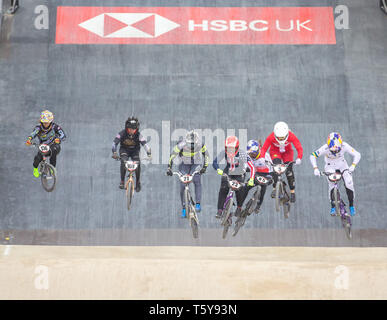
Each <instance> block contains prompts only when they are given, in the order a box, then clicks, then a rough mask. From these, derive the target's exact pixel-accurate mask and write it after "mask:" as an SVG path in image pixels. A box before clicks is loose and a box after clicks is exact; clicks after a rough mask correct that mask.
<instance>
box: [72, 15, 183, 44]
mask: <svg viewBox="0 0 387 320" xmlns="http://www.w3.org/2000/svg"><path fill="white" fill-rule="evenodd" d="M79 26H80V27H82V28H84V29H86V30H88V31H90V32H92V33H95V34H96V35H98V36H100V37H102V38H157V37H158V36H160V35H162V34H164V33H167V32H169V31H171V30H173V29H176V28H178V27H180V25H179V24H178V23H176V22H174V21H171V20H169V19H167V18H164V17H162V16H160V15H158V14H155V13H102V14H100V15H98V16H96V17H94V18H91V19H89V20H87V21H84V22H82V23H80V24H79Z"/></svg>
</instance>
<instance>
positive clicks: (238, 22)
mask: <svg viewBox="0 0 387 320" xmlns="http://www.w3.org/2000/svg"><path fill="white" fill-rule="evenodd" d="M56 43H57V44H234V45H236V44H239V45H243V44H336V36H335V25H334V15H333V8H332V7H270V8H265V7H243V8H240V7H227V8H226V7H221V8H213V7H58V11H57V23H56Z"/></svg>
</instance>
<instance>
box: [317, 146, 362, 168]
mask: <svg viewBox="0 0 387 320" xmlns="http://www.w3.org/2000/svg"><path fill="white" fill-rule="evenodd" d="M347 152H348V153H349V154H350V155H351V156H353V162H352V163H353V164H354V165H357V164H358V162H359V161H360V158H361V155H360V152H358V151H356V150H355V149H354V148H352V147H351V146H350V145H349V144H348V143H346V142H344V141H343V144H342V146H341V150H340V152H337V153H332V152H331V151H330V150H329V147H328V145H327V144H324V145H323V146H322V147H321V148H320V149H318V150H316V151H315V152H313V153H312V154H311V155H310V162H311V163H312V166H313V167H317V162H316V159H317V158H318V157H321V156H324V160H325V165H326V166H342V165H343V164H344V163H345V164H346V165H347V166H348V164H347V162H346V161H345V158H344V155H345V153H347Z"/></svg>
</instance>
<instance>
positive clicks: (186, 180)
mask: <svg viewBox="0 0 387 320" xmlns="http://www.w3.org/2000/svg"><path fill="white" fill-rule="evenodd" d="M192 179H193V177H192V176H191V175H189V174H186V175H184V176H182V177H181V178H180V180H181V182H183V183H189V182H191V181H192Z"/></svg>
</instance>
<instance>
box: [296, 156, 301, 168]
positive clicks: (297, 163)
mask: <svg viewBox="0 0 387 320" xmlns="http://www.w3.org/2000/svg"><path fill="white" fill-rule="evenodd" d="M300 164H301V159H300V158H297V159H296V165H297V166H299V165H300Z"/></svg>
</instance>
